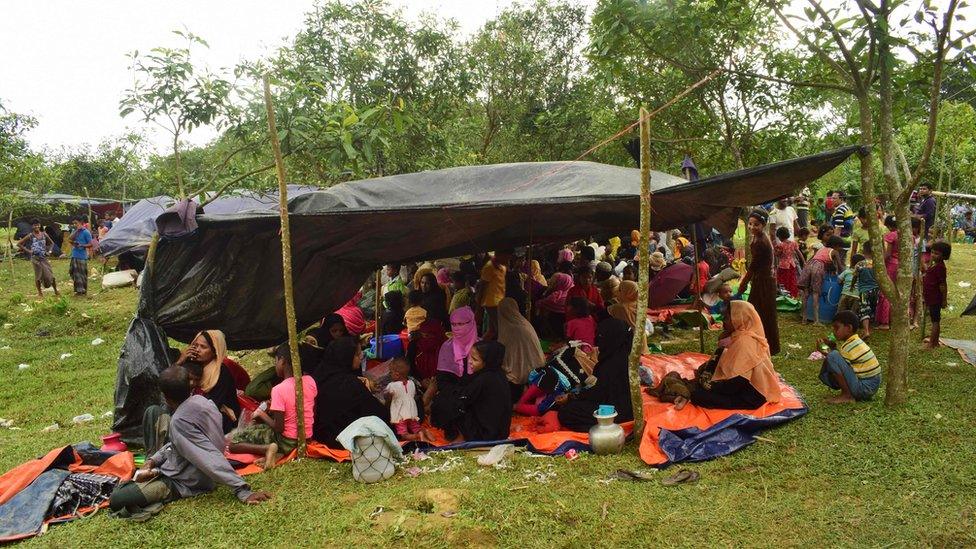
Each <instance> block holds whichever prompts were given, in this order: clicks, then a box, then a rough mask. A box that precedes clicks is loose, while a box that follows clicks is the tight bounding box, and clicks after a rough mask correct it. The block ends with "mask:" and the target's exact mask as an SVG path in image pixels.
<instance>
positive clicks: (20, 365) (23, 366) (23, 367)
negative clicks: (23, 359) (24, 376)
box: [17, 364, 30, 370]
mask: <svg viewBox="0 0 976 549" xmlns="http://www.w3.org/2000/svg"><path fill="white" fill-rule="evenodd" d="M28 368H30V364H18V365H17V369H18V370H26V369H28Z"/></svg>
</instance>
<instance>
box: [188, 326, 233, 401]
mask: <svg viewBox="0 0 976 549" xmlns="http://www.w3.org/2000/svg"><path fill="white" fill-rule="evenodd" d="M204 334H206V339H207V340H208V341H209V342H210V343H211V344H212V346H213V351H214V359H213V360H211V361H210V362H208V363H206V364H204V365H203V375H201V376H200V391H202V392H204V393H209V392H210V390H211V389H213V388H214V385H216V384H217V380H218V379H219V378H220V366H221V365H222V364H223V363H224V359H225V358H227V340H226V339H224V332H221V331H220V330H204V331H203V332H200V333H198V334H197V335H196V337H194V338H193V339H196V338H197V337H200V336H202V335H204Z"/></svg>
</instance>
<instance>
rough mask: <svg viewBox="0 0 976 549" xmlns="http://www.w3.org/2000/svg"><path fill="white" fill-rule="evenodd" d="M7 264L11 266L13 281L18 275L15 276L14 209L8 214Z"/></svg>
mask: <svg viewBox="0 0 976 549" xmlns="http://www.w3.org/2000/svg"><path fill="white" fill-rule="evenodd" d="M7 264H8V265H9V266H10V282H11V283H12V282H13V281H14V280H15V279H16V277H15V276H14V211H13V209H11V210H10V213H9V214H7Z"/></svg>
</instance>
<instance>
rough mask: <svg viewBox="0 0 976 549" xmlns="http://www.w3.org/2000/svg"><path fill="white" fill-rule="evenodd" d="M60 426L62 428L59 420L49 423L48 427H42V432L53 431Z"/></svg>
mask: <svg viewBox="0 0 976 549" xmlns="http://www.w3.org/2000/svg"><path fill="white" fill-rule="evenodd" d="M60 428H61V425H60V424H59V423H57V422H54V423H52V424H50V425H48V426H47V427H45V428H43V429H41V432H42V433H51V432H54V431H57V430H58V429H60Z"/></svg>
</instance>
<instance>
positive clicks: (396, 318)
mask: <svg viewBox="0 0 976 549" xmlns="http://www.w3.org/2000/svg"><path fill="white" fill-rule="evenodd" d="M383 305H384V306H385V307H386V312H384V313H383V318H382V320H381V322H382V325H381V326H380V327H381V328H382V331H383V335H387V334H398V333H400V331H401V330H403V314H404V313H403V294H402V293H400V292H399V291H398V290H394V291H392V292H386V294H385V295H384V296H383ZM320 346H321V344H320Z"/></svg>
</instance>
